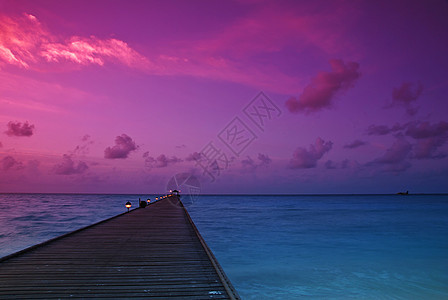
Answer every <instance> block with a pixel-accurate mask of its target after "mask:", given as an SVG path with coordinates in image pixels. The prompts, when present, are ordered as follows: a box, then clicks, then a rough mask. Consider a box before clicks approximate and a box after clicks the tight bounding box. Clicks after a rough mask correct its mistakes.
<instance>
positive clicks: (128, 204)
mask: <svg viewBox="0 0 448 300" xmlns="http://www.w3.org/2000/svg"><path fill="white" fill-rule="evenodd" d="M125 205H126V208H127V209H128V212H129V209H130V208H131V206H132V204H131V202H129V201H128V202H126V204H125Z"/></svg>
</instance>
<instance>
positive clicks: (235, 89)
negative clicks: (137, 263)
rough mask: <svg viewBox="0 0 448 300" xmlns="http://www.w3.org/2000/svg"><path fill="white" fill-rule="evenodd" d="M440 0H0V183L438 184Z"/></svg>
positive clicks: (6, 186)
mask: <svg viewBox="0 0 448 300" xmlns="http://www.w3.org/2000/svg"><path fill="white" fill-rule="evenodd" d="M447 53H448V2H447V1H442V0H439V1H437V0H429V1H420V0H417V1H412V0H411V1H398V0H392V1H389V0H387V1H381V0H380V1H320V0H319V1H255V0H236V1H171V0H169V1H137V0H134V1H120V0H111V1H99V0H96V1H80V0H76V1H71V0H68V1H53V0H45V1H36V0H33V1H22V0H14V1H9V0H0V192H27V193H33V192H39V193H143V194H150V193H162V192H165V191H166V190H167V189H168V188H170V187H171V186H173V184H174V187H180V186H182V187H183V188H184V191H188V192H196V193H207V194H210V193H216V194H220V193H223V194H235V193H244V194H260V193H263V194H320V193H396V192H400V191H406V190H408V191H409V192H410V193H447V192H448V184H447V182H448V156H447V155H448V143H447V139H448V118H447V115H448V103H447V95H448V55H447Z"/></svg>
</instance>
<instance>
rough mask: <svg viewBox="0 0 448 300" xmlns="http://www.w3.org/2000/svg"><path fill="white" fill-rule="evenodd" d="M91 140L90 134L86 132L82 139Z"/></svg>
mask: <svg viewBox="0 0 448 300" xmlns="http://www.w3.org/2000/svg"><path fill="white" fill-rule="evenodd" d="M89 140H90V135H88V134H86V135H84V136H83V137H82V138H81V141H83V142H88V141H89Z"/></svg>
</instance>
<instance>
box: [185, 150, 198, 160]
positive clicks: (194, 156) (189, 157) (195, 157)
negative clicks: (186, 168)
mask: <svg viewBox="0 0 448 300" xmlns="http://www.w3.org/2000/svg"><path fill="white" fill-rule="evenodd" d="M201 155H202V154H201V153H199V152H193V153H191V154H189V155H188V156H187V157H186V158H185V160H186V161H198V160H200V159H201Z"/></svg>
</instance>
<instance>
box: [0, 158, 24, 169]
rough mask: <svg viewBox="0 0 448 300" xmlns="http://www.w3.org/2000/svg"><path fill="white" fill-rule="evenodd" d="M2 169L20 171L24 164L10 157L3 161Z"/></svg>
mask: <svg viewBox="0 0 448 300" xmlns="http://www.w3.org/2000/svg"><path fill="white" fill-rule="evenodd" d="M1 167H2V170H3V171H10V170H20V169H22V168H23V164H22V163H21V162H19V161H17V160H16V159H15V158H14V157H12V156H9V155H8V156H5V157H4V158H3V159H2V160H1Z"/></svg>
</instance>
